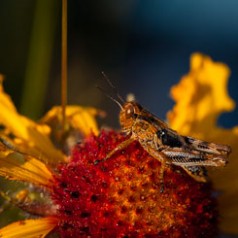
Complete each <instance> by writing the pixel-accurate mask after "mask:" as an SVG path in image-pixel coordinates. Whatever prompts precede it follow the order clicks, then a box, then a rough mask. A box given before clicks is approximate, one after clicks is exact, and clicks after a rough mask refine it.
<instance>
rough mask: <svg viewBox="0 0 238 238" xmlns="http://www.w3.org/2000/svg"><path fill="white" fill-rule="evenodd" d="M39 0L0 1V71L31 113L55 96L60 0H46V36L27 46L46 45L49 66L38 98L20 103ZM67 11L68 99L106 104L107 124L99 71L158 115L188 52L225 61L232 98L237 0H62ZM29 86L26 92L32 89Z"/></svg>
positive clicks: (113, 117)
mask: <svg viewBox="0 0 238 238" xmlns="http://www.w3.org/2000/svg"><path fill="white" fill-rule="evenodd" d="M39 2H42V4H43V2H47V0H38V1H36V0H21V1H17V0H8V1H6V0H5V1H4V0H1V1H0V72H2V73H3V74H4V75H5V77H6V80H5V83H4V85H5V88H6V90H7V92H8V93H10V94H11V95H12V97H13V99H14V101H15V103H16V105H17V107H18V108H19V110H21V111H22V112H23V113H25V114H28V115H30V116H32V117H34V118H39V117H40V116H41V115H42V113H43V112H45V111H46V110H47V109H49V108H50V107H51V106H52V105H55V104H60V42H61V35H60V34H61V33H60V24H61V19H60V16H61V3H60V1H56V0H51V1H49V0H48V2H52V5H51V6H47V3H46V5H45V6H44V5H43V8H44V7H45V8H46V9H47V8H50V10H49V12H50V14H51V17H52V18H51V21H50V22H51V23H52V22H54V23H53V26H52V27H51V29H50V33H49V34H51V35H52V37H51V38H50V39H51V40H49V41H48V42H49V44H47V43H44V42H43V41H40V40H39V42H38V43H37V45H36V46H35V47H36V48H38V49H39V48H40V47H41V44H42V47H44V44H47V45H51V48H50V49H49V50H48V51H47V52H48V53H49V55H46V56H45V58H46V57H48V58H49V59H48V61H49V63H48V68H49V69H48V71H46V74H45V76H44V79H43V77H42V83H40V85H41V86H42V87H43V88H44V90H43V92H44V95H43V96H41V103H38V104H39V105H38V104H35V105H34V104H33V105H31V101H32V100H30V99H29V100H26V101H27V104H28V107H27V108H28V109H24V105H23V104H24V102H23V100H22V97H23V96H24V95H23V94H24V87H25V85H26V84H27V83H26V82H25V84H24V80H25V78H26V71H27V68H29V67H30V63H29V48H30V42H31V38H32V32H33V30H34V26H35V25H34V19H35V16H36V9H37V6H38V5H37V4H38V3H39ZM45 12H46V10H43V11H42V12H41V17H42V19H41V20H40V21H41V22H43V21H44V19H46V17H45V16H44V13H45ZM68 15H69V16H68V48H69V49H68V50H69V52H68V62H69V89H68V92H69V103H70V104H81V105H91V106H96V107H100V108H103V109H105V110H107V111H110V112H112V113H109V116H108V119H107V122H108V124H110V125H117V113H118V108H117V106H115V105H114V103H112V102H111V101H110V100H109V99H108V98H106V97H105V95H102V93H101V92H99V91H98V90H97V89H95V85H96V84H101V82H102V81H103V80H102V75H101V71H104V72H105V73H106V74H107V75H108V77H109V78H110V79H111V80H112V81H113V82H114V84H115V85H116V86H117V87H118V90H119V92H120V93H121V94H122V95H123V97H125V96H126V94H127V93H130V92H132V93H134V94H135V95H136V98H137V99H138V101H139V102H140V103H141V104H143V105H144V106H145V107H146V108H148V109H149V110H150V111H152V112H153V113H155V114H156V115H158V116H159V117H161V118H163V119H164V118H165V115H166V112H167V111H168V110H169V109H171V108H172V105H173V101H172V100H171V99H170V98H169V90H170V87H171V86H172V85H173V84H176V83H177V82H178V81H179V79H180V78H181V76H182V75H184V74H186V73H187V72H188V70H189V57H190V55H191V54H192V53H193V52H202V53H204V54H208V55H210V56H211V57H212V58H213V59H214V60H216V61H222V62H225V63H227V64H228V65H229V67H230V68H231V71H232V74H231V78H230V80H229V93H230V95H231V97H232V98H233V99H234V100H235V101H237V100H238V93H237V77H238V58H237V53H238V44H237V40H238V1H237V0H229V1H222V0H209V1H207V0H200V1H190V0H173V1H166V0H163V1H162V0H150V1H139V0H120V1H119V0H114V1H111V0H103V1H92V0H91V1H89V0H81V1H79V0H69V1H68ZM52 19H53V20H52ZM46 24H47V23H46ZM44 34H45V35H47V34H48V33H47V32H45V33H44V29H43V31H42V32H41V35H44ZM38 38H40V37H38ZM31 59H32V58H31ZM30 61H32V62H34V60H30ZM31 78H34V74H33V77H32V76H31ZM31 80H32V79H31ZM30 88H31V90H30V91H31V94H32V95H34V93H35V92H37V90H38V88H37V87H36V88H34V87H33V86H32V87H30ZM185 96H186V95H185ZM26 101H25V104H26ZM35 108H38V109H37V110H36V112H34V110H35ZM237 118H238V113H237V111H234V112H232V113H229V114H227V115H223V116H221V118H220V120H219V124H220V125H222V126H224V127H231V126H234V125H236V124H237Z"/></svg>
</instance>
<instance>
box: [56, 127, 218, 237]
mask: <svg viewBox="0 0 238 238" xmlns="http://www.w3.org/2000/svg"><path fill="white" fill-rule="evenodd" d="M123 140H125V138H124V136H122V135H120V134H117V133H115V132H104V131H103V132H102V133H101V134H100V135H99V136H98V137H96V136H90V137H89V138H87V140H86V142H85V143H84V144H79V145H77V146H76V147H75V148H74V151H73V153H72V155H71V160H70V162H69V163H68V164H67V165H61V166H60V167H59V173H58V175H57V176H56V177H55V180H56V186H55V187H54V188H53V194H52V198H53V200H54V201H55V203H56V204H57V205H58V213H57V216H58V218H59V221H60V222H59V225H58V230H59V233H60V234H61V237H64V238H67V237H74V238H75V237H163V238H164V237H173V238H174V237H193V238H194V237H209V238H211V237H214V236H215V235H216V232H217V216H218V213H217V208H216V200H215V198H214V197H212V191H211V188H210V184H205V183H198V182H196V181H194V180H193V179H192V178H191V177H190V176H188V175H187V174H186V173H185V172H184V171H183V170H181V169H180V168H179V167H171V168H168V169H166V170H165V173H164V191H163V192H162V193H161V191H160V179H159V174H160V162H159V161H158V160H156V159H155V158H153V157H151V156H149V155H148V154H147V152H145V151H144V150H143V149H142V147H141V146H140V145H139V143H138V142H133V143H132V144H131V145H129V146H128V147H127V148H126V149H125V150H122V151H118V152H117V153H116V154H115V155H113V156H112V157H111V158H109V159H108V160H107V161H105V162H101V163H99V164H97V165H95V161H97V160H102V159H103V158H105V156H106V155H107V154H108V153H109V152H110V151H111V150H112V149H113V148H115V147H116V146H117V145H118V144H119V143H120V142H122V141H123Z"/></svg>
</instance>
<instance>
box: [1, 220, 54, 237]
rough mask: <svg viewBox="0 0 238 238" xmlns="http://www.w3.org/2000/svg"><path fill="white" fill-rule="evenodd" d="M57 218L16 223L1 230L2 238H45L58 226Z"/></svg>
mask: <svg viewBox="0 0 238 238" xmlns="http://www.w3.org/2000/svg"><path fill="white" fill-rule="evenodd" d="M57 222H58V220H57V219H56V218H55V217H45V218H40V219H28V220H23V221H17V222H14V223H12V224H10V225H8V226H5V227H3V228H2V229H0V238H39V237H41V238H43V237H45V236H46V235H47V234H48V233H49V232H51V231H52V230H53V229H54V228H55V227H56V226H57Z"/></svg>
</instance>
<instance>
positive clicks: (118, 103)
mask: <svg viewBox="0 0 238 238" xmlns="http://www.w3.org/2000/svg"><path fill="white" fill-rule="evenodd" d="M96 88H98V89H99V90H100V91H101V92H103V93H104V94H105V95H106V96H107V97H108V98H110V99H111V100H112V101H113V102H115V103H116V104H117V105H118V106H119V107H120V108H121V109H123V106H122V104H121V103H120V102H119V101H118V100H116V99H115V98H114V97H112V96H111V95H109V94H108V93H107V92H106V90H104V89H103V88H101V87H99V86H96Z"/></svg>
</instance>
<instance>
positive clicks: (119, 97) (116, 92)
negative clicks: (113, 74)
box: [102, 71, 125, 103]
mask: <svg viewBox="0 0 238 238" xmlns="http://www.w3.org/2000/svg"><path fill="white" fill-rule="evenodd" d="M102 75H103V77H104V78H105V79H106V82H107V84H108V85H109V86H110V87H111V89H112V90H113V92H114V93H115V95H116V96H117V97H118V99H119V100H120V101H121V103H125V100H124V99H123V97H122V96H121V95H120V94H119V92H118V90H117V88H116V87H115V85H113V83H112V82H111V80H110V79H109V78H108V77H107V75H106V74H105V73H104V72H103V71H102Z"/></svg>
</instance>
